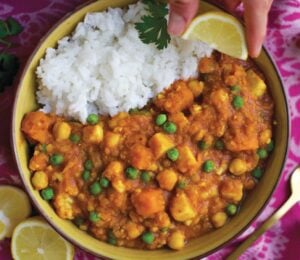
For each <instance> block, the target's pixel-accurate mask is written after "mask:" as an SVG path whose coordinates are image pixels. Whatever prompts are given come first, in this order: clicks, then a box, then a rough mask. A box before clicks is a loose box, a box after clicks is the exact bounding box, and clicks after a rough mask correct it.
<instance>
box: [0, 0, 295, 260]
mask: <svg viewBox="0 0 300 260" xmlns="http://www.w3.org/2000/svg"><path fill="white" fill-rule="evenodd" d="M83 2H84V1H83V0H43V1H41V0H30V1H25V0H21V1H20V0H1V4H0V18H5V17H9V16H13V17H14V18H16V19H17V20H18V21H20V22H21V23H22V25H23V26H24V31H23V32H22V33H21V34H20V36H19V37H17V38H16V39H15V40H16V42H17V43H18V46H17V47H16V48H15V49H14V52H15V53H16V55H17V56H18V57H19V59H20V60H21V65H22V66H24V64H25V62H26V60H27V58H28V57H29V55H30V53H31V52H32V50H33V49H34V48H35V46H36V44H37V43H38V41H39V39H40V38H41V37H42V36H43V35H44V34H45V33H46V32H47V31H48V30H49V28H50V27H51V26H52V25H53V24H54V23H56V22H57V21H58V19H60V18H61V17H62V16H63V15H64V14H66V13H68V12H70V11H72V10H73V9H74V8H75V7H76V6H78V5H79V4H81V3H83ZM266 46H267V48H268V49H269V50H270V52H271V54H272V55H273V57H274V59H275V61H276V63H277V65H278V67H279V70H280V72H281V75H282V77H283V81H284V85H285V88H286V93H287V94H288V101H289V106H290V118H291V135H292V137H291V140H290V149H289V154H288V159H287V162H286V165H285V168H284V171H283V177H282V179H281V182H280V183H279V186H278V188H277V189H276V192H275V193H274V195H273V197H272V199H271V201H270V203H269V204H268V206H267V207H266V209H265V210H264V211H263V213H262V214H261V216H260V217H259V218H258V219H257V220H256V222H255V223H254V224H253V225H252V226H251V227H250V228H248V230H247V231H246V232H245V233H244V234H242V235H241V236H240V237H239V238H238V239H236V240H235V241H233V242H232V243H231V245H230V246H227V247H225V248H223V249H221V250H219V251H218V252H216V253H214V254H213V255H211V256H209V257H208V259H223V258H224V257H225V256H226V255H227V254H228V253H229V252H230V251H231V250H232V249H233V247H234V246H236V245H237V244H238V243H239V242H240V241H242V240H243V239H244V238H245V237H247V236H248V235H249V234H250V233H251V232H253V230H254V229H255V227H256V226H257V225H259V224H260V223H261V221H263V220H264V219H266V217H268V216H269V215H270V214H272V212H274V211H275V210H276V209H277V208H278V207H279V206H280V205H281V204H282V203H283V202H284V201H285V200H286V199H287V197H288V195H289V175H290V172H291V170H292V169H293V168H294V167H295V166H296V165H298V164H300V0H285V1H280V0H275V1H274V4H273V6H272V9H271V12H270V19H269V26H268V35H267V39H266ZM16 84H17V82H15V86H14V87H10V88H7V90H6V91H5V92H4V93H2V94H0V118H1V121H0V184H5V183H9V184H15V185H20V184H21V182H20V178H19V176H18V171H17V168H16V165H15V164H14V161H13V155H12V151H11V148H10V142H9V140H10V122H11V111H12V103H13V99H14V94H15V90H16ZM299 188H300V187H299ZM9 243H10V241H9V240H6V241H3V242H0V259H5V260H6V259H10V258H11V256H10V253H9V246H10V244H9ZM299 245H300V204H298V205H296V206H295V207H294V208H293V209H292V210H291V211H290V212H289V213H288V214H287V215H286V216H285V217H284V218H282V219H281V220H280V221H279V222H278V223H277V224H276V225H275V226H274V227H272V228H271V229H270V230H269V231H268V232H266V233H265V234H264V235H263V236H261V237H260V238H259V240H258V241H257V242H256V243H255V244H254V245H253V246H252V247H250V248H249V249H248V250H247V251H246V252H245V253H244V254H243V255H242V256H241V258H240V259H272V260H273V259H287V260H292V259H295V260H296V259H300V247H299ZM75 258H76V259H80V260H82V259H96V258H95V257H93V256H91V255H89V254H87V253H85V252H83V251H81V250H77V251H76V257H75Z"/></svg>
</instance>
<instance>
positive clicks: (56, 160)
mask: <svg viewBox="0 0 300 260" xmlns="http://www.w3.org/2000/svg"><path fill="white" fill-rule="evenodd" d="M63 162H64V157H63V156H62V155H61V154H58V153H56V154H53V155H52V156H51V157H50V163H51V164H52V165H54V166H58V165H60V164H62V163H63Z"/></svg>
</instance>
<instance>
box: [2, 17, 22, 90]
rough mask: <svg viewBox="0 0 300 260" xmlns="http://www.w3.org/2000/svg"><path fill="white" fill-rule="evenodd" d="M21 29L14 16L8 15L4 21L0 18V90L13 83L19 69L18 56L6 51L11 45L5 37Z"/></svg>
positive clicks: (15, 33) (17, 32)
mask: <svg viewBox="0 0 300 260" xmlns="http://www.w3.org/2000/svg"><path fill="white" fill-rule="evenodd" d="M22 30H23V28H22V26H21V25H20V24H19V22H18V21H17V20H15V19H14V18H12V17H9V18H7V20H6V21H4V20H1V19H0V47H2V46H1V45H3V46H4V47H2V48H0V92H2V91H3V90H4V87H6V86H9V85H11V84H12V83H13V79H14V77H15V75H16V74H17V72H18V69H19V60H18V58H17V57H16V56H15V55H13V54H10V53H8V52H6V50H7V49H8V48H10V47H11V46H12V42H10V41H9V40H8V39H7V38H8V37H10V36H14V35H17V34H19V33H20V32H21V31H22Z"/></svg>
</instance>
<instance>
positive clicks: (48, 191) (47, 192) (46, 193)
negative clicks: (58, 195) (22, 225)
mask: <svg viewBox="0 0 300 260" xmlns="http://www.w3.org/2000/svg"><path fill="white" fill-rule="evenodd" d="M41 196H42V198H43V199H44V200H52V199H53V197H54V191H53V189H52V188H50V187H48V188H45V189H43V190H41Z"/></svg>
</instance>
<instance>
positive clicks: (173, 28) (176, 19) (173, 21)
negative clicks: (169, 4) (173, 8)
mask: <svg viewBox="0 0 300 260" xmlns="http://www.w3.org/2000/svg"><path fill="white" fill-rule="evenodd" d="M184 29H185V20H184V18H183V17H182V16H180V15H179V14H177V13H175V12H172V13H171V14H170V19H169V24H168V32H169V33H170V34H171V35H180V34H181V33H182V32H183V31H184Z"/></svg>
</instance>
